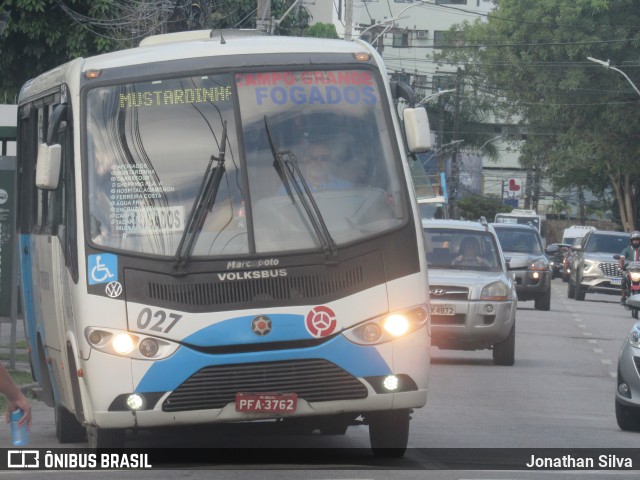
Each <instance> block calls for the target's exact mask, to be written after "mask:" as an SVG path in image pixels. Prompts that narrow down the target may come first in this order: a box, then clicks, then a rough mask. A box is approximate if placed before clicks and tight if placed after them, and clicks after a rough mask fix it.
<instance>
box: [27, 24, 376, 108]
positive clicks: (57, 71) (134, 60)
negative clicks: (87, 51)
mask: <svg viewBox="0 0 640 480" xmlns="http://www.w3.org/2000/svg"><path fill="white" fill-rule="evenodd" d="M212 32H213V35H214V36H213V37H212V36H211V34H212ZM241 32H242V33H231V34H229V33H227V32H224V31H223V37H221V36H220V34H219V31H212V30H199V31H195V32H193V31H192V32H179V33H173V34H165V35H154V36H152V37H148V38H147V39H145V40H143V41H142V42H141V46H139V47H136V48H131V49H127V50H117V51H114V52H109V53H104V54H101V55H96V56H93V57H87V58H76V59H74V60H71V61H69V62H67V63H66V64H63V65H59V66H57V67H55V68H53V69H52V70H49V71H48V72H44V73H43V74H41V75H39V76H38V77H35V78H33V79H31V80H29V81H28V82H26V83H25V84H24V85H23V86H22V89H21V91H20V96H19V99H20V100H19V102H18V103H21V101H22V100H24V99H26V98H28V97H29V96H30V95H31V94H32V92H38V91H41V90H43V89H46V88H49V87H50V86H51V85H55V84H60V83H65V81H68V79H67V78H66V75H67V74H68V73H69V72H71V71H72V70H76V69H78V70H76V71H79V72H86V71H88V70H102V69H108V68H116V67H126V66H135V65H143V64H150V63H157V62H164V61H171V60H180V59H189V58H200V57H203V58H204V57H211V56H231V55H258V56H260V55H267V54H278V53H287V54H290V53H294V54H295V53H298V54H316V53H317V54H321V53H336V54H356V53H362V52H366V53H369V54H370V55H371V57H372V58H373V60H374V61H375V63H376V64H377V65H378V67H379V68H380V70H383V71H384V70H385V67H384V63H383V62H382V59H381V58H380V56H379V55H378V53H377V52H376V50H375V49H373V48H372V47H371V45H369V44H368V43H366V42H364V41H362V40H358V39H355V40H352V41H345V40H335V39H324V38H315V37H279V36H261V35H259V34H258V33H255V34H253V35H251V34H250V32H249V33H248V32H247V31H241ZM354 60H355V58H354ZM309 64H311V62H309Z"/></svg>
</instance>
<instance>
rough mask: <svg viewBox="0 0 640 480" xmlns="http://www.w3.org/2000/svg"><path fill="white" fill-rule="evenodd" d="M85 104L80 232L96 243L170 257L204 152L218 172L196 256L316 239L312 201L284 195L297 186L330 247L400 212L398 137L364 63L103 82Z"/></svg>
mask: <svg viewBox="0 0 640 480" xmlns="http://www.w3.org/2000/svg"><path fill="white" fill-rule="evenodd" d="M86 113H87V115H86V117H87V131H86V138H85V141H86V144H85V145H86V157H87V159H86V162H87V166H88V168H87V171H88V185H89V192H90V195H89V206H88V218H89V233H90V239H91V242H92V243H93V244H95V245H98V246H100V247H103V248H107V249H116V250H125V251H131V252H138V253H143V254H149V255H158V256H175V255H177V249H178V245H179V244H180V241H181V238H182V236H183V231H184V229H185V225H186V223H187V219H188V218H189V216H190V214H191V211H192V209H193V208H194V203H195V202H196V195H197V193H198V191H199V189H200V186H201V184H202V179H203V176H204V175H205V172H207V169H208V165H209V164H210V162H211V160H212V158H213V159H214V161H213V163H212V165H213V166H214V168H224V173H223V176H222V179H221V181H220V183H219V186H218V188H217V190H216V191H215V195H214V196H213V197H214V198H211V199H209V201H208V202H207V204H206V205H204V206H203V207H204V208H206V209H207V211H206V212H205V214H204V215H199V218H200V217H202V218H201V221H200V222H199V224H198V225H197V226H196V227H197V235H196V238H195V241H194V243H193V247H192V248H191V249H190V253H191V255H192V256H198V257H209V256H216V255H234V254H262V253H269V252H276V251H298V250H305V249H320V248H322V241H321V240H322V237H319V236H318V234H317V232H316V231H314V225H315V224H316V222H315V220H314V219H311V218H310V216H309V215H310V212H309V211H308V209H305V205H307V204H308V203H307V202H306V201H304V202H303V201H301V200H305V199H304V198H303V199H301V198H300V197H299V196H296V195H294V194H292V191H294V190H295V188H296V187H297V186H300V185H303V186H304V185H306V186H307V187H308V188H306V189H303V193H302V194H303V195H305V196H311V197H312V201H313V202H315V203H317V206H318V210H319V212H320V216H321V218H322V222H324V223H325V224H326V227H327V230H328V232H329V234H330V237H331V238H332V239H333V241H335V243H336V245H337V246H338V247H339V246H340V245H343V244H345V243H350V242H354V241H358V240H360V239H362V238H366V237H369V236H372V235H377V234H380V233H381V232H384V231H387V230H390V229H395V228H397V227H398V226H400V225H402V224H403V223H404V222H405V220H406V218H407V212H406V210H407V207H406V204H405V195H404V190H403V188H402V183H401V181H400V175H401V172H400V160H399V158H398V155H397V154H396V153H395V152H396V150H397V147H396V146H394V145H393V144H392V143H391V140H390V138H392V135H391V133H392V132H390V131H389V130H390V128H391V126H390V125H389V121H390V120H389V118H387V117H386V116H385V115H384V111H383V107H382V104H381V97H380V91H379V88H378V83H377V81H376V77H375V75H374V74H373V73H372V72H370V71H369V70H364V69H363V70H322V71H274V72H260V73H253V72H242V73H231V72H230V73H218V74H211V75H198V76H192V77H183V78H166V79H162V80H154V81H150V82H138V83H127V84H118V85H109V86H104V85H102V86H99V87H96V88H93V89H91V90H89V91H88V93H87V95H86ZM265 119H268V125H269V127H270V132H267V128H266V127H265V124H266V121H265ZM225 123H226V126H227V127H226V137H227V138H226V145H225V146H223V145H221V141H222V138H223V125H224V124H225ZM269 137H271V138H269ZM270 141H271V143H272V144H273V147H274V149H275V150H276V152H275V154H274V151H273V150H272V148H271V145H270ZM220 152H224V166H223V167H222V166H221V165H222V162H218V163H217V164H216V160H218V159H219V156H220ZM274 157H276V158H274ZM278 158H280V159H285V160H286V161H285V162H278ZM216 165H217V166H216ZM283 166H284V168H289V169H291V171H292V172H294V174H293V177H288V176H287V175H285V172H283V171H282V168H283ZM295 167H297V168H295Z"/></svg>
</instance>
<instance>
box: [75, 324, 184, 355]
mask: <svg viewBox="0 0 640 480" xmlns="http://www.w3.org/2000/svg"><path fill="white" fill-rule="evenodd" d="M84 335H85V338H86V339H87V341H88V342H89V345H91V348H95V349H96V350H99V351H101V352H104V353H109V354H111V355H118V356H120V357H128V358H135V359H138V360H159V359H161V358H166V357H169V356H171V355H173V353H174V352H175V351H176V350H177V349H178V347H179V346H180V345H179V344H177V343H174V342H169V341H167V340H164V339H160V338H156V337H150V336H148V335H140V334H135V333H131V332H127V331H124V330H115V329H111V328H102V327H100V328H97V327H87V328H86V329H85V331H84Z"/></svg>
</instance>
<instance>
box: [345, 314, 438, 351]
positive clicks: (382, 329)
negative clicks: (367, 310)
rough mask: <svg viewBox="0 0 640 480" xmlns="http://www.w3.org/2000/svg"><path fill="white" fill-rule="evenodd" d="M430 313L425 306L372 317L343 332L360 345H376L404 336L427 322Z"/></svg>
mask: <svg viewBox="0 0 640 480" xmlns="http://www.w3.org/2000/svg"><path fill="white" fill-rule="evenodd" d="M428 318H429V314H428V313H427V309H426V307H424V306H419V307H414V308H410V309H407V310H402V311H400V312H394V313H390V314H388V315H384V316H381V317H377V318H372V319H371V320H367V321H365V322H362V323H360V324H359V325H356V326H355V327H352V328H350V329H348V330H345V331H344V332H342V334H343V335H344V336H345V337H346V338H347V339H348V340H349V341H351V342H353V343H357V344H358V345H375V344H378V343H384V342H389V341H391V340H395V339H396V338H400V337H403V336H405V335H407V334H409V333H411V332H414V331H415V330H418V329H419V328H421V327H423V326H424V325H426V323H427V319H428Z"/></svg>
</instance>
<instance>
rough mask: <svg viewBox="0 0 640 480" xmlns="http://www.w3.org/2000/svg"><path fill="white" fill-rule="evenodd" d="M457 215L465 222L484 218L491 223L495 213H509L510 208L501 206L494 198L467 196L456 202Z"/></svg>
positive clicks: (498, 200) (497, 199)
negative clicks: (465, 220)
mask: <svg viewBox="0 0 640 480" xmlns="http://www.w3.org/2000/svg"><path fill="white" fill-rule="evenodd" d="M456 207H457V208H458V213H459V216H460V217H461V218H466V219H467V220H477V219H479V218H480V217H484V218H486V219H487V221H488V222H493V219H494V218H495V216H496V213H502V212H510V211H511V210H512V208H511V207H509V206H507V205H505V204H503V203H502V202H501V201H500V199H499V198H496V197H490V196H487V197H481V196H478V195H467V196H466V197H464V198H462V199H460V200H458V201H457V202H456Z"/></svg>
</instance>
